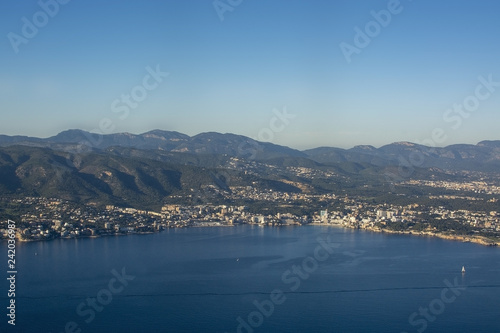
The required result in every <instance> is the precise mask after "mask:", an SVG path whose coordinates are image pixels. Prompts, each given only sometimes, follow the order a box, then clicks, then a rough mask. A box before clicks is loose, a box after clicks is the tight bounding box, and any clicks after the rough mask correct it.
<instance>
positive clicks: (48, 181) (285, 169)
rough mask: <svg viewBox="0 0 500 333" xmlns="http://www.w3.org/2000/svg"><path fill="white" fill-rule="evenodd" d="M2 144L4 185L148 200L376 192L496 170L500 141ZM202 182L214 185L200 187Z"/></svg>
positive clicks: (96, 139)
mask: <svg viewBox="0 0 500 333" xmlns="http://www.w3.org/2000/svg"><path fill="white" fill-rule="evenodd" d="M0 146H1V147H0V190H1V191H2V193H3V194H7V195H18V196H31V195H33V196H46V197H58V198H62V199H67V200H73V201H78V202H93V203H98V204H105V203H112V204H117V205H122V206H133V207H137V208H141V207H142V208H144V207H150V208H155V209H157V208H158V207H160V206H161V205H162V204H163V203H165V201H166V200H171V199H172V198H175V197H176V196H177V197H181V196H184V198H186V197H189V198H191V199H190V200H192V203H196V200H197V199H196V198H197V196H202V195H203V196H204V195H209V196H212V197H211V198H210V200H212V201H213V200H215V201H216V200H218V196H217V193H216V192H217V191H226V192H230V191H231V189H230V188H231V187H232V186H249V185H251V186H253V187H254V188H256V189H259V190H273V191H283V192H295V193H301V192H302V193H328V192H342V191H343V192H346V193H347V192H349V191H350V192H352V193H358V192H359V191H360V189H363V193H371V195H372V196H374V197H375V196H377V195H384V194H386V192H387V191H389V190H390V189H389V186H388V182H389V181H390V182H392V181H404V180H407V179H410V178H412V179H431V178H432V179H452V178H454V177H455V178H456V177H458V176H457V173H464V172H466V173H470V172H473V173H478V172H481V173H487V174H494V175H498V173H499V170H500V141H483V142H480V143H478V144H477V145H452V146H448V147H443V148H431V147H425V146H421V145H417V144H413V143H409V142H399V143H393V144H389V145H386V146H383V147H380V148H375V147H372V146H356V147H354V148H351V149H341V148H333V147H320V148H314V149H309V150H305V151H299V150H296V149H292V148H289V147H285V146H280V145H275V144H272V143H265V142H257V141H255V140H253V139H251V138H248V137H245V136H241V135H235V134H221V133H215V132H209V133H201V134H198V135H195V136H192V137H190V136H188V135H185V134H182V133H178V132H169V131H160V130H155V131H151V132H147V133H144V134H139V135H133V134H128V133H118V134H109V135H102V136H101V135H97V134H91V133H88V132H85V131H81V130H68V131H65V132H62V133H60V134H58V135H56V136H53V137H50V138H46V139H40V138H32V137H25V136H5V135H0ZM402 169H404V170H405V171H404V172H402V171H401V170H402ZM388 175H389V177H388ZM207 186H209V187H211V188H215V189H217V191H216V192H214V193H209V192H207V191H202V192H203V193H201V192H200V190H201V189H202V188H206V187H207ZM219 199H220V198H219ZM205 202H206V200H205Z"/></svg>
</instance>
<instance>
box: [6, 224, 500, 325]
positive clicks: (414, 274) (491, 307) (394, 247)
mask: <svg viewBox="0 0 500 333" xmlns="http://www.w3.org/2000/svg"><path fill="white" fill-rule="evenodd" d="M318 238H319V239H321V240H322V241H318ZM329 243H330V245H325V244H329ZM321 244H323V246H322V245H321ZM332 244H335V245H332ZM1 249H2V251H3V253H5V255H4V256H3V257H4V258H5V259H4V260H2V263H1V264H2V266H1V268H2V271H3V272H4V273H2V274H5V275H6V271H7V268H6V262H7V258H6V252H7V251H6V243H2V244H1ZM35 253H37V255H35ZM16 254H17V264H18V272H19V274H18V276H17V287H16V289H17V295H16V296H17V297H16V302H17V303H16V305H17V307H16V309H17V313H16V326H15V329H14V328H13V327H11V326H10V325H7V324H6V321H7V318H6V313H7V310H6V306H7V303H6V302H7V298H6V297H5V296H6V292H7V289H8V285H7V282H4V283H3V284H2V286H3V287H2V288H3V289H4V290H5V292H4V291H2V292H1V295H2V296H1V298H0V302H2V304H3V305H2V308H3V309H4V310H3V312H4V314H2V318H3V319H2V322H1V323H0V331H1V332H54V333H55V332H57V333H59V332H66V331H65V326H66V325H67V323H69V322H73V324H71V323H70V324H69V326H68V328H69V329H68V330H67V332H78V330H81V332H238V331H239V332H245V333H246V332H418V331H421V332H423V331H425V332H500V320H499V319H498V318H500V249H499V248H492V247H484V246H480V245H475V244H466V243H459V242H452V241H444V240H440V239H435V238H424V237H415V236H413V237H412V236H405V235H384V234H378V233H371V232H363V231H356V230H349V229H341V228H331V227H316V226H314V227H312V226H311V227H286V228H270V227H269V228H262V227H253V226H239V227H234V228H230V227H228V228H223V227H221V228H191V229H170V230H167V231H164V232H162V233H159V234H152V235H134V236H126V237H108V238H98V239H79V240H56V241H51V242H38V243H27V244H20V243H18V251H17V253H16ZM462 265H465V267H466V269H467V272H466V273H465V274H464V275H462V274H461V273H460V269H461V267H462ZM294 267H295V268H294ZM297 267H299V268H297ZM122 269H125V274H126V275H128V278H126V279H125V280H124V282H120V281H119V280H118V279H116V278H115V275H114V274H113V273H112V270H115V273H116V274H118V275H120V274H121V273H122ZM132 276H133V277H134V278H133V280H132ZM4 281H5V280H4ZM446 281H448V282H446ZM110 282H111V284H110ZM447 283H449V284H451V285H456V286H455V287H457V286H458V288H459V289H456V288H455V289H453V290H450V289H446V288H448V287H447ZM273 290H275V293H274V294H272V295H271V292H272V291H273ZM276 290H278V291H281V292H283V293H280V292H278V291H276ZM97 296H99V297H98V300H97V301H96V302H97V303H95V304H94V306H95V308H92V305H89V304H87V303H86V300H87V299H89V298H96V297H97ZM273 300H274V303H273ZM91 302H92V301H91ZM255 303H257V306H256V305H255ZM91 304H92V303H91ZM259 304H260V305H259ZM259 307H260V311H259V309H258V308H259ZM77 309H79V310H80V314H78V313H77ZM420 310H422V311H423V312H422V313H420V314H419V313H418V312H419V311H420ZM412 314H413V318H412V319H413V325H412V324H410V322H409V317H410V316H412ZM238 320H239V321H238ZM86 321H88V322H86ZM242 322H244V323H242ZM71 325H75V328H74V329H72V328H71ZM238 327H239V330H238Z"/></svg>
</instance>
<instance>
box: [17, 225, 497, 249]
mask: <svg viewBox="0 0 500 333" xmlns="http://www.w3.org/2000/svg"><path fill="white" fill-rule="evenodd" d="M249 225H258V226H262V225H259V224H249ZM234 226H235V225H207V226H200V225H196V226H189V227H191V228H203V227H205V228H214V227H215V228H216V227H234ZM290 226H291V225H290ZM295 226H297V225H295ZM301 226H329V227H337V228H345V229H358V230H364V231H371V232H377V233H387V234H399V235H412V236H430V237H437V238H441V239H446V240H452V241H460V242H463V243H475V244H480V245H484V246H500V240H499V241H497V242H495V241H494V240H491V239H489V238H487V237H484V236H466V235H454V234H445V233H434V232H429V231H420V232H415V231H409V230H405V231H396V230H390V229H383V228H379V227H367V228H358V227H350V226H344V225H340V224H326V223H309V224H305V225H301ZM189 227H187V228H189ZM264 227H268V226H267V225H266V226H264ZM183 228H186V226H183ZM158 232H161V231H157V232H152V231H147V232H133V233H128V234H127V233H117V234H102V235H89V236H79V237H57V238H50V239H21V238H18V237H16V240H17V241H19V242H23V243H29V242H43V241H51V240H55V239H81V238H103V237H112V236H129V235H149V234H155V233H158Z"/></svg>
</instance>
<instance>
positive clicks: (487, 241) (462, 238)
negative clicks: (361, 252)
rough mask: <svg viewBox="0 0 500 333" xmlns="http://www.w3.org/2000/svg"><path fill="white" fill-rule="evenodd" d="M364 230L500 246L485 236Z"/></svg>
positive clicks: (371, 228) (373, 228) (499, 243)
mask: <svg viewBox="0 0 500 333" xmlns="http://www.w3.org/2000/svg"><path fill="white" fill-rule="evenodd" d="M364 230H369V231H373V232H383V233H388V234H400V235H415V236H431V237H438V238H442V239H447V240H453V241H460V242H464V243H475V244H480V245H485V246H500V241H497V242H495V241H494V240H491V239H489V238H487V237H484V236H464V235H453V234H444V233H440V232H430V231H421V232H415V231H395V230H389V229H381V228H378V227H370V228H366V229H364Z"/></svg>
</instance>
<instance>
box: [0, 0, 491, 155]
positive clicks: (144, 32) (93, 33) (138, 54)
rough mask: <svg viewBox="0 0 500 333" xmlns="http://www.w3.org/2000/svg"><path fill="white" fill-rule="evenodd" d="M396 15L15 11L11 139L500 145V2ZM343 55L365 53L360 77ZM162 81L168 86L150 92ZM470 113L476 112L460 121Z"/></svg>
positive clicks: (5, 111) (205, 4) (361, 10)
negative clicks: (72, 135) (166, 135)
mask: <svg viewBox="0 0 500 333" xmlns="http://www.w3.org/2000/svg"><path fill="white" fill-rule="evenodd" d="M54 1H55V0H45V1H44V0H42V1H41V3H45V4H48V8H49V9H50V10H54ZM60 1H61V2H63V1H62V0H60ZM65 1H67V0H65ZM393 1H394V0H391V1H374V0H363V1H353V0H336V1H328V0H308V1H306V0H302V1H298V0H287V1H285V0H280V1H278V0H252V1H250V0H242V1H239V0H220V1H219V2H218V4H219V8H226V9H230V10H226V11H223V9H219V13H218V12H217V10H216V8H215V6H214V1H213V0H207V1H205V0H189V1H188V0H176V1H173V0H163V1H154V0H151V1H138V0H137V1H127V0H121V1H117V0H110V1H95V0H87V1H78V0H71V1H69V2H68V3H66V4H58V7H59V8H58V11H57V13H52V14H53V15H52V16H53V17H51V16H50V15H46V14H43V12H42V14H40V13H39V12H40V11H43V9H42V7H41V6H40V4H39V3H38V2H37V1H31V0H26V1H18V2H16V1H3V2H2V3H1V4H0V13H1V14H0V16H1V19H0V33H1V34H2V42H1V43H0V62H1V64H2V66H1V67H0V88H1V89H0V96H1V97H0V100H1V103H2V104H1V107H2V108H1V110H2V121H1V122H0V133H1V134H8V135H30V136H39V137H49V136H52V135H55V134H57V133H58V132H60V131H63V130H65V129H69V128H81V129H85V130H97V131H102V132H106V131H108V132H109V131H111V130H112V132H130V133H143V132H146V131H149V130H152V129H163V130H175V131H179V132H182V133H186V134H189V135H194V134H197V133H200V132H208V131H217V132H222V133H226V132H230V133H236V134H242V135H246V136H250V137H253V138H256V139H263V138H265V139H269V140H270V141H271V142H273V143H277V144H283V145H288V146H291V147H294V148H299V149H306V148H311V147H317V146H336V147H344V148H349V147H352V146H354V145H358V144H372V145H375V146H381V145H384V144H388V143H391V142H395V141H412V142H430V143H434V144H436V145H438V146H445V145H449V144H454V143H473V144H475V143H477V142H479V141H481V140H487V139H492V140H498V139H500V137H499V134H498V133H499V130H498V129H499V125H498V124H500V112H499V111H500V86H497V85H495V84H494V83H493V85H492V86H491V84H490V86H489V88H490V90H488V87H479V88H478V86H479V85H481V81H480V80H479V79H478V78H479V77H483V78H484V79H485V80H486V81H488V77H489V76H490V81H493V82H500V66H499V65H500V64H499V62H500V43H499V42H498V41H499V40H498V31H500V20H498V13H499V11H500V3H498V1H494V0H484V1H432V0H413V1H410V0H401V1H400V2H399V4H397V1H396V2H393ZM231 4H232V5H231ZM224 6H226V7H224ZM372 11H375V12H377V13H380V11H384V12H382V13H387V12H388V13H389V14H390V19H388V18H387V16H385V21H384V22H383V23H384V25H385V26H382V24H381V23H376V21H375V18H374V16H373V15H372V14H371V12H372ZM391 11H392V12H391ZM219 14H220V15H219ZM44 15H45V16H44ZM381 15H382V16H381V17H383V18H384V16H383V14H381ZM221 16H222V18H223V20H221V19H220V18H221ZM23 17H25V18H26V19H27V20H28V22H29V24H35V23H38V25H39V27H37V26H36V25H35V28H37V29H38V31H37V32H36V33H33V31H29V29H27V28H26V27H25V29H24V34H23V26H24V25H25V22H26V21H23ZM37 20H38V21H37ZM35 21H36V22H35ZM356 27H358V28H359V29H360V30H361V31H362V33H364V34H366V33H367V32H368V33H369V35H371V36H372V37H370V36H369V35H367V37H368V38H369V39H370V42H369V44H368V45H363V44H359V43H358V44H356V43H355V37H356V34H357V32H355V28H356ZM367 27H368V28H367ZM377 27H378V28H377ZM370 28H371V29H372V30H369V29H370ZM366 29H368V31H367V30H366ZM26 32H27V33H28V35H27V36H25V34H26ZM30 33H31V35H29V34H30ZM13 36H15V37H13ZM23 38H24V39H23ZM358 39H359V36H358ZM20 40H23V42H20ZM358 42H359V41H358ZM364 42H366V40H365V41H364ZM341 43H345V44H343V45H347V44H349V45H351V46H352V47H357V46H359V47H357V53H353V54H351V55H350V57H349V58H350V62H348V61H347V59H346V56H345V54H344V52H343V51H342V48H341V47H340V45H341ZM356 45H357V46H356ZM16 49H17V52H16ZM351 50H352V49H351ZM157 67H158V68H159V69H160V71H161V72H168V76H164V77H161V79H160V80H161V82H159V81H158V82H156V81H154V80H153V78H149V79H147V80H146V82H147V83H148V84H149V86H150V88H151V87H152V86H154V88H151V89H148V90H145V88H144V86H143V82H144V79H145V77H146V76H147V75H149V74H148V73H149V72H148V68H149V69H150V70H155V69H156V68H157ZM483 81H484V80H483ZM156 83H157V84H156ZM477 89H479V91H480V92H481V93H482V94H481V96H483V97H482V98H481V99H480V100H479V99H477V98H476V99H475V100H474V96H475V93H476V90H477ZM133 91H135V93H136V94H135V96H136V97H137V98H138V100H137V103H135V102H134V101H133V102H134V107H133V108H132V107H129V106H125V105H126V104H124V103H125V102H123V101H122V95H124V94H125V95H127V94H128V95H130V94H131V93H132V92H133ZM144 92H146V95H144V94H143V93H144ZM139 93H142V95H141V94H139ZM486 95H488V96H486ZM115 101H117V104H115V108H114V109H113V107H112V104H113V102H115ZM464 101H467V102H469V103H471V104H470V105H469V106H468V108H469V109H471V110H472V111H467V112H466V111H462V113H458V111H453V110H452V111H449V112H448V111H447V110H448V109H450V108H452V107H453V105H454V104H458V105H461V104H463V103H464ZM475 102H478V103H476V104H477V105H475V104H474V103H475ZM118 106H121V107H122V109H121V110H122V112H114V111H118V109H117V107H118ZM123 107H125V108H128V110H127V112H125V111H123V110H124V109H123ZM283 110H286V112H287V113H288V114H290V115H291V116H290V117H289V118H288V119H287V121H286V122H285V123H283V122H279V121H276V119H274V118H276V113H280V112H281V113H283V112H284V111H283ZM292 116H293V117H292ZM103 121H104V124H105V125H104V126H102V124H103ZM100 124H101V128H103V129H104V130H101V129H100V128H99V126H100ZM436 130H438V131H439V133H440V135H438V136H436V135H434V136H433V134H432V133H433V132H436ZM269 133H271V134H272V135H269ZM264 134H266V135H264ZM438 137H439V138H440V139H439V140H437V138H438Z"/></svg>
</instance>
